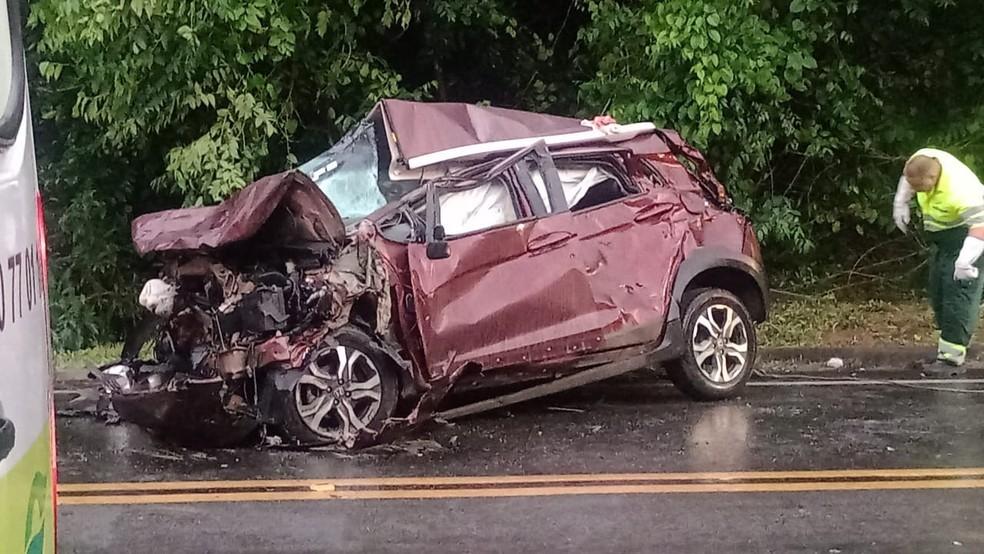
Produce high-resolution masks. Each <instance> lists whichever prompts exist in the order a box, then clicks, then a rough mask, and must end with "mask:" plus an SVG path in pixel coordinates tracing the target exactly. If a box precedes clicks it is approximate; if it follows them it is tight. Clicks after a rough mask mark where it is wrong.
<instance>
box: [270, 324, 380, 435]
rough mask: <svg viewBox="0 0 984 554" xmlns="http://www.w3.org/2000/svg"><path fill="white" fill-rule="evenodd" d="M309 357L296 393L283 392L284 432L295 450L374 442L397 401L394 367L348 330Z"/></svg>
mask: <svg viewBox="0 0 984 554" xmlns="http://www.w3.org/2000/svg"><path fill="white" fill-rule="evenodd" d="M332 339H333V340H331V341H330V342H329V343H327V344H324V345H322V346H320V347H319V348H318V349H316V350H314V351H313V352H312V354H311V355H310V357H309V359H308V361H307V365H306V366H305V367H304V368H301V369H298V370H295V371H299V372H300V373H301V374H300V376H299V377H298V378H297V381H296V383H295V385H294V387H293V388H292V389H291V390H290V391H289V392H288V391H284V393H285V398H283V399H282V406H283V412H282V413H283V422H282V424H283V428H284V431H286V435H287V439H288V440H289V441H290V442H292V443H295V444H305V445H310V444H337V445H340V446H347V447H351V446H353V445H354V444H355V442H356V440H357V439H358V438H361V437H368V438H370V439H371V438H372V436H373V435H374V434H375V433H376V432H378V431H379V430H380V429H381V428H382V425H383V423H384V422H385V421H386V420H387V419H388V418H390V417H392V416H393V414H394V412H395V411H396V406H397V401H398V399H399V379H398V378H397V374H396V371H395V364H394V362H393V361H392V360H391V359H390V358H389V356H388V355H387V354H386V353H385V352H384V351H383V350H382V348H380V346H379V345H378V343H377V342H376V339H375V338H373V337H370V336H369V335H367V334H366V333H364V332H362V331H361V330H359V329H356V328H344V329H341V330H339V331H338V332H336V333H335V334H334V336H333V337H332Z"/></svg>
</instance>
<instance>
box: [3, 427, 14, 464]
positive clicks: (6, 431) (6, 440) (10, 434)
mask: <svg viewBox="0 0 984 554" xmlns="http://www.w3.org/2000/svg"><path fill="white" fill-rule="evenodd" d="M14 436H15V433H14V422H12V421H10V420H9V419H4V418H3V416H0V460H3V459H4V458H6V457H7V454H10V451H11V450H13V449H14Z"/></svg>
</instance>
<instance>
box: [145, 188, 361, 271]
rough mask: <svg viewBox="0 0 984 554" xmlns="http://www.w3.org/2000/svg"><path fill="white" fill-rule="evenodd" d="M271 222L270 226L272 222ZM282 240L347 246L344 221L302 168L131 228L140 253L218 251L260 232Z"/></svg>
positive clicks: (154, 216) (149, 216) (156, 215)
mask: <svg viewBox="0 0 984 554" xmlns="http://www.w3.org/2000/svg"><path fill="white" fill-rule="evenodd" d="M268 223H269V224H268ZM261 231H262V234H263V235H264V239H265V240H267V241H269V242H271V243H274V244H277V243H280V244H286V243H290V242H333V243H335V244H336V245H339V244H342V243H343V242H344V238H345V225H344V224H343V223H342V218H341V216H340V215H339V214H338V210H336V209H335V206H334V205H332V203H331V202H330V201H329V200H328V199H327V198H326V197H325V195H324V194H323V193H322V192H321V191H320V190H319V189H318V187H317V185H315V184H314V182H313V181H312V180H311V179H310V178H309V177H307V176H306V175H304V174H303V173H300V172H298V171H288V172H285V173H280V174H277V175H270V176H268V177H264V178H262V179H260V180H259V181H256V182H255V183H253V184H251V185H249V186H247V187H246V188H244V189H243V190H241V191H239V192H238V193H236V194H235V195H233V196H232V197H230V198H229V199H228V200H226V201H224V202H222V203H221V204H218V205H216V206H207V207H202V208H183V209H177V210H167V211H163V212H156V213H151V214H146V215H142V216H140V217H138V218H136V219H135V220H133V224H132V227H131V232H132V235H133V245H134V246H135V247H136V249H137V252H138V253H140V255H145V254H148V253H151V252H175V251H191V250H209V249H217V248H221V247H223V246H227V245H230V244H233V243H237V242H242V241H245V240H248V239H251V238H253V237H256V236H257V235H259V234H260V233H261Z"/></svg>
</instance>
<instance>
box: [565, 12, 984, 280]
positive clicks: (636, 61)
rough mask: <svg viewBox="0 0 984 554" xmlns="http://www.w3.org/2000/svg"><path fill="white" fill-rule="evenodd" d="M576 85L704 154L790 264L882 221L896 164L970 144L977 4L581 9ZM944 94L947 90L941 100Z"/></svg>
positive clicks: (976, 86) (590, 98)
mask: <svg viewBox="0 0 984 554" xmlns="http://www.w3.org/2000/svg"><path fill="white" fill-rule="evenodd" d="M587 6H588V10H589V11H590V13H591V15H592V18H591V19H592V21H591V23H590V24H589V25H587V26H585V27H584V28H583V29H582V34H581V38H582V42H583V47H584V48H585V52H584V53H583V54H582V64H583V65H584V66H585V67H586V68H589V69H590V71H591V74H590V76H589V78H588V79H587V81H586V82H585V83H584V84H583V86H582V88H581V92H582V96H583V100H584V101H585V103H586V104H588V105H603V104H606V103H611V104H612V106H613V110H614V112H615V113H616V115H618V116H620V118H622V119H627V120H638V119H643V120H652V121H655V122H657V123H659V124H662V125H666V126H668V127H673V128H677V129H679V130H681V132H682V133H683V134H684V136H686V137H688V138H689V139H690V140H692V141H693V142H695V143H696V144H697V145H698V146H700V147H702V148H705V149H706V150H708V152H709V154H710V158H711V159H712V162H713V163H714V164H715V165H716V168H717V171H718V173H719V175H720V176H721V177H722V179H723V180H724V181H725V182H726V183H727V184H728V186H729V188H730V190H731V191H732V193H733V194H734V195H735V196H736V200H737V202H738V204H739V205H740V206H741V207H742V208H744V209H745V210H746V211H747V212H749V213H750V214H751V216H752V217H753V219H754V220H755V221H756V222H758V225H759V227H758V229H759V233H760V234H761V238H762V239H763V243H764V245H765V246H766V249H767V252H769V253H770V257H771V258H773V260H775V261H777V262H780V263H782V262H793V263H800V262H801V260H802V259H803V258H802V256H803V255H811V256H813V257H814V258H825V257H829V256H831V255H835V254H836V251H837V250H843V249H842V248H841V246H840V245H841V244H842V241H843V240H845V239H850V238H852V237H853V238H857V237H860V238H861V239H862V241H864V240H866V238H867V237H868V236H869V235H870V234H872V233H876V234H878V235H879V236H882V235H883V233H884V232H885V231H886V230H887V229H888V228H889V222H888V213H889V212H890V210H887V209H886V208H885V207H886V206H887V205H888V204H889V203H890V200H889V199H890V198H891V194H892V191H893V188H894V184H895V181H896V180H897V175H898V174H899V170H900V165H901V163H902V161H904V159H905V156H906V155H907V154H908V153H910V152H911V151H913V150H915V149H916V148H918V147H921V146H923V145H927V144H932V143H937V144H939V145H940V146H947V147H953V148H952V150H953V151H954V153H955V154H958V155H964V157H965V158H966V159H968V161H971V162H973V161H975V160H977V159H978V158H977V156H980V154H979V153H978V152H979V151H980V148H981V145H982V143H981V140H980V139H981V138H982V135H981V131H980V130H981V123H980V115H981V111H980V92H979V91H980V83H981V81H980V78H981V77H980V72H979V71H978V70H977V69H978V68H979V64H976V63H975V62H973V61H972V60H975V59H976V60H980V59H981V58H982V57H984V43H982V38H981V33H979V32H976V31H974V29H979V26H980V24H981V23H984V21H982V19H981V17H982V16H981V12H980V10H979V9H978V8H977V7H976V6H975V5H974V3H973V2H967V1H965V2H957V1H953V0H908V1H906V2H903V3H902V4H901V6H895V7H885V6H883V5H881V4H876V3H865V4H864V5H862V3H861V2H859V1H857V0H850V1H846V2H832V1H829V0H793V1H792V2H788V3H785V2H778V1H762V2H758V1H752V0H739V1H729V0H705V1H701V2H693V1H690V0H666V1H657V0H643V1H641V2H634V3H626V2H618V1H615V0H591V1H589V2H587ZM943 91H945V92H943Z"/></svg>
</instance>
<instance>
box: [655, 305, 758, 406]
mask: <svg viewBox="0 0 984 554" xmlns="http://www.w3.org/2000/svg"><path fill="white" fill-rule="evenodd" d="M683 300H684V317H683V350H684V352H683V354H682V355H681V357H680V358H678V359H676V360H673V361H672V362H670V363H668V364H667V366H666V371H667V374H668V375H669V377H670V379H671V380H672V381H673V384H674V385H676V386H677V388H678V389H680V390H681V391H682V392H684V393H685V394H687V395H688V396H690V397H692V398H694V399H696V400H722V399H725V398H732V397H734V396H737V395H738V394H739V393H740V392H741V391H742V389H743V388H744V387H745V384H746V383H747V382H748V379H749V377H751V375H752V371H753V370H754V367H755V356H756V353H757V350H758V338H757V335H756V332H755V322H754V320H753V319H752V317H751V315H750V314H749V313H748V309H747V308H746V307H745V305H744V304H742V302H741V300H739V299H738V298H737V297H736V296H735V295H734V294H732V293H730V292H728V291H726V290H722V289H701V290H698V291H693V292H691V293H690V294H687V295H684V299H683Z"/></svg>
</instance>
